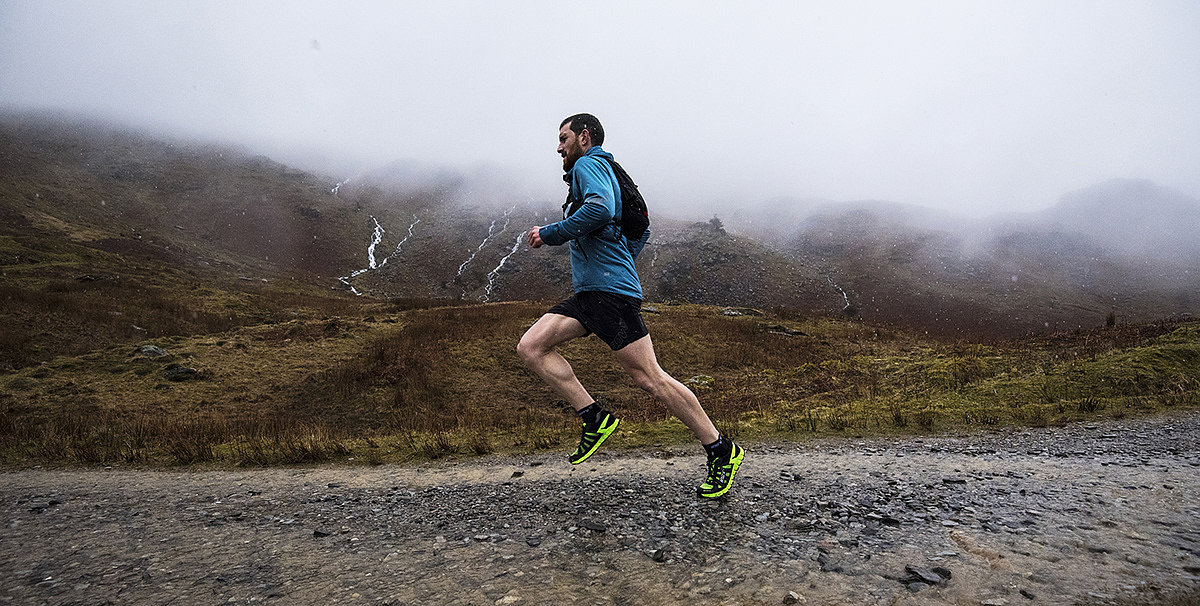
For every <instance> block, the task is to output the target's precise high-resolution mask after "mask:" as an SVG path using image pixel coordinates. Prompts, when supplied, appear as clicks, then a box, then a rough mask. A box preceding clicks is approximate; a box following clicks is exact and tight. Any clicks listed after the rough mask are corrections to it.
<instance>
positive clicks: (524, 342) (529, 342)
mask: <svg viewBox="0 0 1200 606" xmlns="http://www.w3.org/2000/svg"><path fill="white" fill-rule="evenodd" d="M544 352H545V348H544V347H542V346H541V344H540V343H538V341H537V339H535V338H533V337H531V336H530V335H529V333H525V336H523V337H521V340H520V341H518V342H517V355H518V356H520V358H521V361H523V362H525V364H526V365H528V364H531V363H532V362H533V361H534V360H537V359H538V358H540V357H542V355H543V353H544Z"/></svg>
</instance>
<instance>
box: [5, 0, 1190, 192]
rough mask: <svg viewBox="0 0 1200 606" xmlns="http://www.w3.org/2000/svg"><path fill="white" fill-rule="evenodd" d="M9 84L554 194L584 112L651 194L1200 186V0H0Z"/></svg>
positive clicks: (193, 125)
mask: <svg viewBox="0 0 1200 606" xmlns="http://www.w3.org/2000/svg"><path fill="white" fill-rule="evenodd" d="M0 106H7V107H9V108H18V109H24V108H38V109H66V110H71V111H75V110H78V111H80V112H84V113H86V114H88V115H93V116H109V117H115V118H118V119H120V120H122V121H124V122H128V123H131V124H135V125H142V126H152V127H154V128H160V129H163V130H164V131H169V132H170V133H171V134H173V135H174V134H185V135H198V136H203V137H206V138H209V139H218V140H229V141H233V142H239V143H244V144H247V145H250V146H251V147H252V148H254V149H256V150H261V151H263V152H265V153H268V154H271V155H274V156H276V157H281V158H283V159H285V160H297V159H299V158H301V157H305V158H310V160H308V164H310V165H311V166H310V167H315V166H317V165H318V164H320V165H322V166H326V167H328V169H329V170H330V171H331V175H335V176H336V175H340V176H343V177H349V176H352V174H351V173H353V172H355V171H358V170H363V169H367V168H370V167H372V166H377V165H379V164H382V163H384V162H387V161H390V160H394V159H418V160H422V161H427V162H431V163H436V164H449V165H453V166H456V167H461V168H468V169H471V168H478V167H480V166H481V165H490V166H492V168H493V169H499V170H501V171H503V172H504V173H505V174H508V175H510V176H512V178H513V179H515V180H517V181H518V182H519V183H521V184H522V185H523V186H525V187H528V189H529V190H530V191H534V192H538V193H539V194H543V193H544V194H545V195H546V196H552V197H553V198H555V199H557V198H558V197H560V196H561V193H562V187H563V185H562V182H561V181H560V180H559V179H558V177H559V175H560V174H561V165H560V161H559V159H558V157H557V155H556V154H555V147H556V144H557V141H556V135H557V129H558V123H559V121H560V120H561V119H562V118H564V117H565V116H567V115H569V114H572V113H576V112H583V111H586V112H591V113H594V114H596V115H597V116H598V117H599V118H600V120H601V121H602V122H603V124H604V126H605V129H606V131H607V134H608V140H607V141H606V144H605V148H606V149H608V150H609V151H611V152H613V153H614V154H615V155H616V156H617V159H618V160H620V161H621V162H622V164H624V165H625V166H626V168H627V169H628V170H629V171H630V173H632V174H633V176H634V178H635V179H636V180H638V181H639V183H640V184H641V186H642V190H643V193H645V194H647V197H648V198H649V199H650V200H651V204H655V203H661V204H677V205H681V204H684V203H688V202H691V203H704V204H713V203H716V204H720V205H721V206H723V207H731V206H733V205H739V204H745V203H754V202H758V201H761V200H764V199H767V198H772V197H777V196H789V197H796V198H826V199H832V200H855V199H867V198H873V199H882V200H892V201H898V202H908V203H915V204H923V205H927V206H934V207H939V208H948V209H955V210H959V211H962V212H966V213H970V214H980V213H983V212H992V211H998V210H1033V209H1039V208H1044V207H1046V206H1049V205H1050V204H1052V203H1054V202H1055V201H1056V200H1057V198H1058V197H1059V196H1060V195H1061V194H1063V193H1066V192H1068V191H1070V190H1073V189H1078V188H1081V187H1085V186H1088V185H1091V184H1093V183H1096V182H1099V181H1102V180H1106V179H1109V178H1114V177H1141V178H1149V179H1152V180H1154V181H1156V182H1157V183H1159V184H1161V185H1166V186H1170V187H1174V188H1177V189H1180V190H1182V191H1184V192H1185V193H1188V194H1190V195H1193V196H1195V195H1198V194H1200V3H1198V2H1195V1H1194V0H1181V1H1166V0H1164V1H1137V2H1118V1H1105V0H1083V1H1078V2H1068V1H1051V0H1036V1H1032V2H1019V1H1012V0H1004V1H997V2H983V1H961V2H959V1H944V2H906V1H880V2H836V3H835V2H797V1H792V2H736V3H735V2H724V3H709V2H694V1H693V2H679V3H668V2H627V3H626V2H566V1H548V2H482V1H481V2H444V1H437V2H409V3H401V2H378V3H372V2H355V3H342V2H299V1H294V0H293V1H287V2H241V1H239V2H190V1H189V2H183V1H179V2H170V1H144V2H99V1H93V2H54V1H45V0H39V1H32V0H30V1H8V0H0ZM312 158H319V160H315V159H312ZM652 208H653V207H652Z"/></svg>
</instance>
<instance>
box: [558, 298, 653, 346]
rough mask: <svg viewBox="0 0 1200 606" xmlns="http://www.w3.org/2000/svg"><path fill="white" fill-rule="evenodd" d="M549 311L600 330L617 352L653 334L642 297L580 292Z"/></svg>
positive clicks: (597, 331)
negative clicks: (647, 320)
mask: <svg viewBox="0 0 1200 606" xmlns="http://www.w3.org/2000/svg"><path fill="white" fill-rule="evenodd" d="M546 313H551V314H558V315H560V316H567V317H568V318H575V319H576V320H579V323H580V324H583V327H584V328H585V329H587V331H588V333H596V336H597V337H600V340H601V341H604V342H605V343H607V344H608V346H609V347H611V348H612V350H613V351H617V350H618V349H621V348H622V347H625V346H626V345H629V344H630V343H633V342H634V341H637V340H638V339H640V338H642V337H644V336H646V335H648V334H650V331H648V330H646V323H645V322H643V321H642V300H641V299H635V298H634V297H629V296H625V295H618V294H616V293H611V292H602V291H596V290H585V291H583V292H577V293H575V294H573V295H571V298H569V299H567V300H566V301H563V302H562V303H559V304H558V305H555V306H554V307H551V308H550V311H548V312H546ZM585 336H586V335H585Z"/></svg>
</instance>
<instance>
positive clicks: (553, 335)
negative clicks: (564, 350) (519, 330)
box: [521, 314, 588, 349]
mask: <svg viewBox="0 0 1200 606" xmlns="http://www.w3.org/2000/svg"><path fill="white" fill-rule="evenodd" d="M587 334H588V330H587V329H586V328H584V327H583V324H582V323H580V322H579V320H576V319H575V318H572V317H569V316H561V315H559V314H545V315H543V316H542V317H541V318H539V319H538V321H537V322H534V323H533V326H530V327H529V330H527V331H525V335H524V336H523V337H521V342H522V343H524V344H527V345H529V346H533V347H537V348H541V349H552V348H554V347H555V346H557V345H559V344H561V343H566V342H567V341H570V340H571V339H577V338H579V337H582V336H586V335H587Z"/></svg>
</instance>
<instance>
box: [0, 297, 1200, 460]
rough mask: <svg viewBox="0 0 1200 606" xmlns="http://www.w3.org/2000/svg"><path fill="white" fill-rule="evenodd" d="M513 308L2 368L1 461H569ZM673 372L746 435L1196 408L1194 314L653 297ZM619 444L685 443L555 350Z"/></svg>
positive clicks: (375, 317) (626, 385)
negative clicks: (1000, 316)
mask: <svg viewBox="0 0 1200 606" xmlns="http://www.w3.org/2000/svg"><path fill="white" fill-rule="evenodd" d="M545 307H546V305H545V304H539V303H503V304H488V305H470V306H456V307H435V308H416V309H404V306H403V305H400V306H395V305H391V306H389V305H383V304H380V305H377V306H375V307H368V308H363V309H362V310H360V313H358V314H356V315H342V316H333V315H321V314H315V313H309V312H306V313H300V314H299V315H298V316H296V317H293V318H291V319H288V320H285V321H277V322H266V323H262V324H258V325H253V326H241V327H237V328H232V329H230V330H227V331H224V332H221V333H218V334H209V335H201V336H190V337H188V336H173V337H164V338H159V339H151V340H147V341H146V342H145V343H144V344H146V345H151V344H153V345H156V346H158V347H160V348H161V349H162V350H163V351H165V353H166V355H165V356H162V357H150V356H149V355H148V354H146V353H138V352H137V351H136V350H135V348H133V347H131V346H128V345H120V346H111V347H106V348H101V349H98V350H96V351H93V352H90V353H87V354H84V355H79V356H63V357H58V358H55V359H54V360H51V361H49V362H47V363H44V364H41V365H38V366H36V367H32V368H26V369H22V370H20V371H17V372H14V373H10V374H9V375H7V376H5V377H3V378H2V379H0V380H2V381H3V392H2V393H3V395H0V452H2V453H3V454H2V457H3V460H4V461H7V462H9V463H16V462H31V461H38V462H103V463H109V464H112V463H123V462H124V463H137V464H178V463H205V462H210V461H215V462H217V463H220V464H249V465H257V464H277V463H287V462H312V461H321V460H349V459H354V460H355V461H369V462H382V461H397V460H412V459H421V458H429V457H439V456H444V455H448V454H456V453H457V454H471V453H486V452H492V451H494V450H500V451H505V452H515V451H528V450H531V449H547V448H549V449H559V450H564V449H565V450H569V447H570V443H571V441H572V440H574V439H577V435H576V433H575V432H576V431H577V429H576V425H575V424H576V422H577V421H576V420H575V419H574V418H573V417H572V415H571V414H570V412H569V409H568V408H567V407H566V405H565V404H564V403H563V402H560V401H558V400H557V399H556V398H555V397H554V396H553V395H552V394H551V393H550V392H549V390H548V389H547V388H546V387H545V386H543V385H542V384H541V382H540V381H539V380H538V379H537V378H536V377H535V376H534V375H533V374H532V373H530V372H529V371H527V370H525V369H524V368H523V367H522V366H521V364H520V362H519V360H518V358H517V356H516V355H515V351H514V348H515V344H516V341H517V339H518V338H519V336H520V335H521V333H522V332H523V331H524V330H525V329H526V328H527V327H528V326H529V325H531V324H532V323H533V322H534V320H536V318H537V317H538V316H539V315H540V314H541V313H542V311H543V310H544V309H545ZM654 307H655V309H657V311H654V310H651V311H650V313H648V314H647V322H648V324H649V325H650V328H651V331H652V334H653V335H654V338H655V343H656V348H657V350H658V352H659V355H660V358H661V361H662V363H663V365H664V367H665V368H666V369H667V370H668V371H669V372H671V373H672V374H673V375H675V376H676V377H678V378H679V379H680V380H682V381H684V382H685V383H686V384H688V385H689V387H691V388H692V389H693V390H695V391H696V392H697V393H698V395H699V396H700V398H701V401H702V402H703V403H704V405H705V407H706V409H707V410H708V411H709V412H710V414H711V415H712V416H713V417H714V419H715V421H716V422H717V424H718V425H719V426H720V427H721V429H722V430H723V431H724V432H726V433H728V434H730V435H735V436H741V437H743V438H747V439H750V440H754V439H758V438H785V439H797V438H803V437H805V436H809V435H829V434H833V435H863V434H879V433H884V434H903V433H923V432H927V431H941V430H946V429H951V428H970V427H977V428H978V427H996V426H1004V425H1012V424H1018V425H1036V426H1042V425H1047V424H1059V423H1065V422H1068V421H1072V420H1079V419H1090V418H1096V417H1098V416H1124V415H1133V414H1144V413H1149V412H1155V411H1161V410H1165V409H1171V408H1177V407H1195V406H1197V405H1198V404H1200V399H1198V394H1200V370H1198V369H1200V323H1195V322H1190V323H1171V324H1154V325H1144V326H1136V327H1135V326H1127V327H1119V328H1110V329H1100V330H1095V331H1091V332H1080V333H1072V334H1062V335H1055V336H1053V337H1045V338H1040V339H1037V340H1023V341H1013V342H1006V343H1001V344H997V345H993V346H982V345H972V344H958V345H948V344H938V343H936V342H932V341H927V340H924V339H921V338H918V337H915V336H913V335H911V334H908V333H905V332H901V331H896V330H890V329H885V328H882V327H878V326H872V325H869V324H864V323H860V322H853V321H848V320H842V319H832V318H829V317H823V316H805V315H792V314H784V315H778V314H767V315H763V316H755V315H741V316H730V315H727V314H726V313H725V311H724V310H723V308H719V307H706V306H694V305H679V306H667V305H659V306H654ZM564 354H565V355H566V356H567V357H568V358H569V359H571V360H572V361H573V363H574V364H575V367H576V369H577V371H578V373H579V375H580V376H581V378H582V379H583V380H584V382H585V383H586V384H587V385H589V386H592V387H593V389H594V390H595V391H594V395H597V396H599V397H602V398H603V399H605V400H607V401H608V402H610V403H611V405H612V406H613V407H614V408H615V409H616V410H617V412H618V414H620V415H621V416H622V417H623V418H624V419H626V420H627V421H628V423H627V424H625V425H623V427H625V428H626V429H625V430H624V431H623V433H622V435H621V437H620V438H619V440H618V443H619V444H622V445H625V446H638V445H640V446H649V445H653V444H663V443H688V442H689V440H690V438H689V436H688V434H687V431H686V430H685V429H684V428H683V427H682V425H680V424H679V423H678V422H677V421H675V420H673V419H671V418H670V417H669V415H668V414H667V413H666V411H665V410H664V409H663V407H662V406H660V405H658V404H657V403H655V402H653V401H651V400H650V398H649V397H648V396H646V395H645V394H643V393H642V392H640V391H639V390H637V389H636V388H635V387H634V386H633V385H632V383H631V382H629V380H628V379H626V378H625V377H624V375H623V373H622V372H621V371H620V369H619V368H618V367H617V366H616V364H615V362H614V361H613V359H612V357H611V356H610V355H609V354H608V351H607V348H605V347H604V346H603V345H602V344H600V343H599V342H598V341H596V340H595V339H585V340H580V341H577V342H573V343H571V344H569V345H568V346H567V347H565V348H564Z"/></svg>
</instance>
